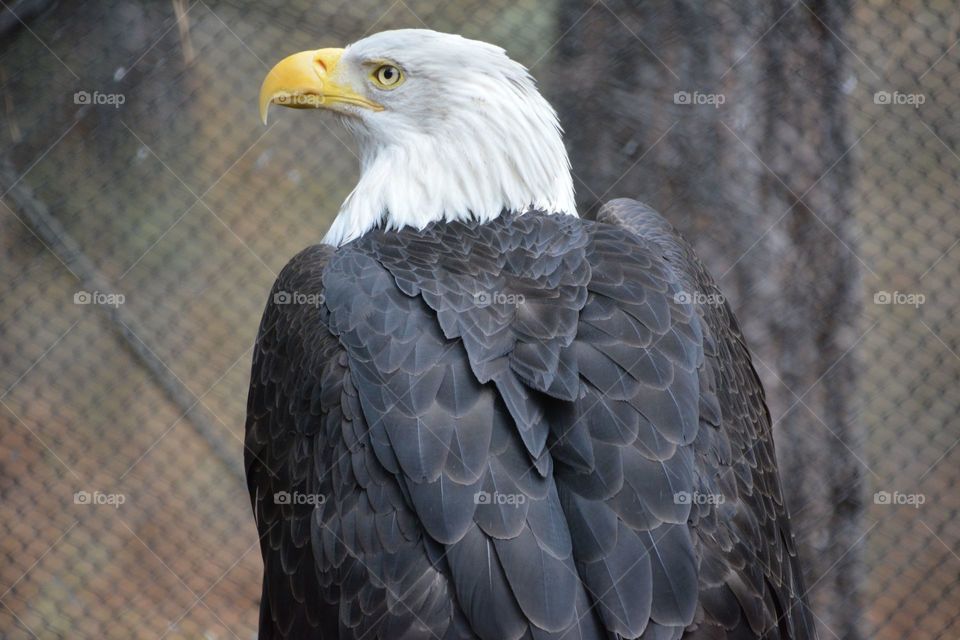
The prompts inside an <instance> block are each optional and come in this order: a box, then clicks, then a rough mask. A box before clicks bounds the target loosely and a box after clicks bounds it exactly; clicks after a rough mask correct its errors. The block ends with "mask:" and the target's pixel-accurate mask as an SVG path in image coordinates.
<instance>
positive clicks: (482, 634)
mask: <svg viewBox="0 0 960 640" xmlns="http://www.w3.org/2000/svg"><path fill="white" fill-rule="evenodd" d="M278 294H280V295H279V296H278ZM283 294H287V296H286V297H284V295H283ZM246 445H247V452H246V468H247V477H248V484H249V488H250V493H251V498H252V501H253V508H254V512H255V515H256V519H257V526H258V529H259V531H260V534H261V536H262V542H261V550H262V553H263V559H264V565H265V567H264V583H263V600H262V603H261V622H260V637H261V638H263V639H267V638H324V639H326V638H344V639H346V638H361V637H362V638H371V639H372V638H384V639H387V640H395V639H399V638H432V637H435V638H441V639H444V640H445V639H448V638H449V639H458V638H484V639H490V640H510V639H516V638H537V639H538V640H539V639H546V638H570V639H573V638H582V639H599V638H618V637H623V638H637V637H640V638H655V639H657V640H661V639H668V638H680V637H684V638H698V639H713V638H717V639H721V638H731V639H733V638H773V639H780V640H787V639H807V638H812V637H814V632H813V625H812V623H811V621H810V620H811V617H810V614H809V611H808V610H807V608H806V604H805V603H804V602H803V598H802V593H803V589H802V583H801V579H800V571H799V568H798V565H797V561H796V555H795V551H794V545H793V539H792V537H791V534H790V529H789V521H788V517H787V514H786V511H785V508H784V505H783V500H782V496H781V491H780V484H779V479H778V475H777V467H776V458H775V456H774V449H773V442H772V439H771V428H770V417H769V414H768V412H767V410H766V406H765V404H764V398H763V391H762V388H761V386H760V382H759V380H758V378H757V376H756V373H755V372H754V370H753V367H752V365H751V363H750V357H749V354H748V351H747V349H746V346H745V345H744V342H743V338H742V336H741V334H740V331H739V329H738V327H737V324H736V321H735V320H734V318H733V316H732V315H731V313H730V310H729V308H728V307H727V306H726V304H724V303H723V302H722V297H721V296H720V295H719V291H718V290H717V289H716V286H715V285H714V284H713V282H712V280H711V279H710V278H709V276H708V275H707V274H706V272H705V271H704V269H703V267H702V266H701V265H700V263H699V261H698V260H697V259H696V257H695V256H694V255H693V253H692V251H691V250H690V249H689V247H688V246H687V245H686V244H685V243H683V241H682V240H681V239H680V238H679V237H678V236H677V235H676V234H675V232H674V231H673V230H672V229H671V228H670V227H669V225H668V224H667V223H666V222H665V221H664V220H663V219H662V218H660V216H658V215H657V214H656V213H655V212H653V211H651V210H649V209H648V208H646V207H644V206H643V205H641V204H639V203H636V202H633V201H626V200H621V201H615V202H612V203H610V204H608V205H607V206H606V207H604V209H603V210H601V212H600V214H599V216H598V220H597V221H595V222H594V221H586V220H580V219H577V218H573V217H569V216H547V215H543V214H539V213H527V214H523V215H512V214H505V215H504V216H502V217H501V218H499V219H497V220H495V221H493V222H491V223H488V224H485V225H478V224H475V223H459V222H455V223H437V224H433V225H430V226H428V227H427V228H425V229H424V230H422V231H415V230H409V229H408V230H402V231H398V232H397V231H394V232H384V231H372V232H370V233H368V234H367V235H365V236H364V237H362V238H360V239H359V240H357V241H355V242H353V243H350V244H349V245H346V246H344V247H342V248H340V249H338V250H333V249H332V248H331V247H326V246H317V247H311V248H309V249H307V250H305V251H303V252H302V253H300V254H299V255H298V256H296V257H295V258H294V259H293V260H292V261H291V262H290V264H289V265H288V266H287V267H286V268H285V269H284V271H283V273H282V274H281V275H280V278H279V279H278V281H277V283H276V285H275V287H274V291H273V293H272V294H271V301H270V303H269V304H268V305H267V309H266V311H265V313H264V317H263V321H262V324H261V328H260V334H259V336H258V339H257V344H256V350H255V355H254V362H253V373H252V378H251V388H250V396H249V405H248V418H247V434H246ZM283 492H285V493H286V494H289V495H290V496H291V499H290V501H289V502H286V501H285V500H284V499H283V498H282V495H283ZM276 494H281V497H280V499H278V496H277V495H276ZM285 502H286V503H285Z"/></svg>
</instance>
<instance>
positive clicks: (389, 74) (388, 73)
mask: <svg viewBox="0 0 960 640" xmlns="http://www.w3.org/2000/svg"><path fill="white" fill-rule="evenodd" d="M383 79H384V80H393V68H392V67H386V68H385V69H384V70H383Z"/></svg>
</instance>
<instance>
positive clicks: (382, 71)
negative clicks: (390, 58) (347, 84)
mask: <svg viewBox="0 0 960 640" xmlns="http://www.w3.org/2000/svg"><path fill="white" fill-rule="evenodd" d="M371 77H372V78H373V81H374V83H375V84H376V85H377V86H378V87H380V88H381V89H395V88H396V87H398V86H399V85H400V83H401V82H403V72H402V71H400V68H399V67H396V66H394V65H392V64H382V65H380V66H379V67H377V68H376V69H375V70H374V72H373V75H372V76H371Z"/></svg>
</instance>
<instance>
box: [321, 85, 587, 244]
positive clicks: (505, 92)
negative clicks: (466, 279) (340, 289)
mask: <svg viewBox="0 0 960 640" xmlns="http://www.w3.org/2000/svg"><path fill="white" fill-rule="evenodd" d="M525 79H526V80H528V81H526V82H511V83H503V82H501V83H496V84H491V86H489V87H487V90H486V91H485V92H484V93H483V97H482V98H478V97H476V93H475V92H474V93H473V94H471V95H463V96H456V95H454V96H450V95H447V96H445V98H447V99H448V100H449V107H448V108H446V109H444V110H443V111H442V114H438V117H437V118H436V120H435V121H434V122H431V123H430V126H418V127H409V126H403V125H402V124H396V123H394V125H395V126H390V125H389V124H388V125H387V126H388V127H389V129H387V128H386V127H384V126H382V125H375V126H371V124H370V122H363V121H360V120H357V119H354V118H345V124H346V125H347V126H348V128H349V129H351V130H352V132H353V133H354V135H355V136H356V138H357V141H358V143H359V147H360V152H361V155H360V169H361V176H360V180H359V182H358V183H357V186H356V187H355V188H354V190H353V191H352V192H351V193H350V195H349V196H348V197H347V199H346V200H345V201H344V203H343V206H342V207H341V208H340V212H339V214H338V215H337V218H336V220H335V221H334V223H333V225H332V226H331V227H330V230H329V231H328V232H327V235H326V237H325V238H324V242H325V243H327V244H332V245H334V246H339V245H342V244H344V243H347V242H350V241H351V240H354V239H356V238H359V237H360V236H362V235H363V234H365V233H366V232H367V231H370V230H371V229H373V228H375V227H382V228H385V229H400V228H402V227H406V226H410V227H414V228H417V229H421V228H423V227H425V226H426V225H428V224H429V223H431V222H434V221H440V220H445V221H454V220H478V221H480V222H489V221H490V220H493V219H494V218H496V217H498V216H499V215H501V214H502V213H503V212H504V211H512V212H523V211H527V210H530V209H536V210H541V211H545V212H548V213H564V214H570V215H576V214H577V213H576V205H575V203H574V190H573V180H572V178H571V174H570V161H569V159H568V157H567V153H566V149H565V148H564V146H563V140H562V137H561V131H560V127H559V124H558V122H557V117H556V113H555V112H554V111H553V108H552V107H551V106H550V105H549V103H548V102H547V101H546V100H545V99H544V98H543V97H542V96H541V95H540V94H539V92H537V90H536V88H535V86H534V85H533V81H532V80H530V79H529V76H527V77H526V78H525Z"/></svg>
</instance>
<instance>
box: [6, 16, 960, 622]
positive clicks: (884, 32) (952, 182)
mask: <svg viewBox="0 0 960 640" xmlns="http://www.w3.org/2000/svg"><path fill="white" fill-rule="evenodd" d="M30 4H31V3H13V4H12V5H11V6H12V7H14V11H17V10H18V9H17V8H20V7H25V6H26V5H30ZM33 4H44V3H33ZM23 10H24V11H26V8H24V9H23ZM556 13H557V7H556V6H555V5H554V3H551V2H534V1H533V0H524V1H520V2H516V1H505V0H504V1H501V0H494V1H480V0H458V1H456V2H451V3H447V4H445V5H442V6H439V5H436V4H435V3H432V2H427V1H420V0H409V1H405V0H397V2H394V3H392V4H391V3H389V2H378V1H375V0H360V1H358V2H342V3H340V2H338V3H332V2H325V3H317V2H307V1H305V0H298V1H295V2H279V1H276V0H269V1H266V0H264V1H261V2H258V3H251V2H240V1H239V0H237V1H227V0H222V1H214V0H195V1H194V2H189V1H187V0H173V1H172V2H159V1H158V2H151V3H130V2H124V1H121V0H114V1H103V2H86V3H68V2H61V3H56V4H55V5H53V6H52V7H50V8H48V9H46V11H44V12H38V13H37V14H36V15H30V16H27V15H26V14H25V13H24V15H22V16H21V15H19V14H18V16H17V17H18V18H20V17H22V18H23V19H24V20H25V21H26V22H27V24H28V27H22V26H21V27H18V28H13V27H11V26H10V25H9V24H8V22H10V20H7V22H4V21H0V28H5V29H6V30H7V31H6V32H5V33H4V36H3V37H4V42H3V43H2V44H0V85H2V87H3V98H2V102H0V139H2V141H3V144H2V147H0V149H2V150H3V151H2V153H0V163H2V164H0V194H2V197H0V299H2V305H0V327H2V328H3V334H4V340H3V341H2V343H0V363H2V366H0V394H2V395H0V405H2V406H0V605H2V606H0V637H2V638H11V639H14V638H16V639H19V638H30V637H37V638H59V637H70V638H77V637H90V638H134V637H136V638H139V637H148V638H149V637H152V638H158V637H164V638H200V637H204V638H210V639H214V638H244V639H246V638H252V637H255V634H256V623H257V615H258V612H257V609H258V601H259V592H260V558H259V548H258V541H257V536H256V529H255V527H254V524H253V519H252V516H251V511H250V507H249V498H248V496H247V492H246V487H245V483H244V481H243V476H242V468H241V464H240V462H241V460H242V443H241V440H242V436H243V421H244V411H245V405H246V385H247V381H248V380H247V376H248V374H249V363H250V355H251V346H252V344H253V341H254V337H255V335H256V330H257V325H258V323H259V319H260V313H261V311H262V308H263V305H264V303H265V301H266V295H267V292H268V291H269V289H270V286H271V284H272V282H273V280H274V278H275V277H276V275H277V273H278V272H279V270H280V269H281V268H282V266H283V265H284V264H285V262H286V260H287V259H289V258H290V257H291V256H292V255H294V254H295V253H296V252H297V251H299V250H300V249H301V248H303V247H304V246H305V245H307V244H311V243H314V242H317V241H319V239H320V238H321V236H322V234H323V232H324V231H325V229H326V227H327V225H328V224H329V223H330V221H331V219H332V216H333V215H334V214H335V212H336V211H337V209H338V207H339V204H340V202H341V201H342V199H343V197H344V196H345V195H346V193H347V192H348V190H349V188H350V186H351V184H352V182H353V181H354V180H355V176H356V171H357V169H356V163H357V160H356V158H355V156H354V149H353V148H352V147H351V142H350V141H349V140H348V139H347V138H346V137H345V136H344V134H343V133H342V132H341V130H340V129H338V128H336V127H335V126H333V123H332V122H331V121H329V120H328V119H325V118H322V117H318V116H317V114H315V113H310V112H285V113H283V114H282V115H283V117H278V118H276V119H275V120H274V122H272V123H271V124H270V126H269V127H267V128H264V127H262V126H261V125H260V123H259V121H258V120H257V114H256V104H255V102H256V93H257V89H258V87H259V84H260V81H261V79H262V78H263V76H264V74H265V72H266V71H267V70H268V68H269V66H270V65H272V64H273V63H274V62H275V61H276V60H278V59H279V58H280V57H282V56H284V55H286V54H288V53H290V52H294V51H299V50H303V49H307V48H317V47H320V46H338V45H342V44H345V43H348V42H351V41H353V40H356V39H358V38H360V37H362V36H363V35H365V34H367V33H372V32H375V31H379V30H384V29H388V28H396V27H423V26H428V27H430V28H433V29H438V30H445V31H455V32H459V33H462V34H463V35H465V36H468V37H474V38H479V39H483V40H488V41H491V42H495V43H499V44H502V45H505V46H506V47H507V48H508V50H509V52H510V54H511V55H512V56H513V57H514V58H516V59H518V60H520V61H522V62H524V63H525V64H527V65H528V66H531V67H533V68H534V73H535V75H537V76H538V77H539V78H541V80H542V81H543V84H544V86H545V88H546V89H545V90H546V92H547V93H548V97H552V96H551V95H550V93H551V92H553V93H556V92H557V91H562V86H563V82H562V76H563V73H564V69H560V68H557V65H555V64H553V48H554V44H553V43H556V41H557V40H558V38H562V36H563V34H561V33H560V30H559V29H558V27H557V19H556ZM4 18H5V20H6V19H7V18H10V14H5V15H4ZM14 20H15V19H14ZM3 25H7V26H6V27H4V26H3ZM958 38H960V12H958V11H957V8H956V6H955V5H954V4H953V3H952V2H947V1H937V0H926V1H925V2H924V1H918V2H910V3H898V2H893V1H882V0H871V1H864V2H861V3H860V4H858V5H856V6H855V7H854V11H853V15H852V19H851V22H850V25H849V29H848V32H847V34H846V38H845V46H848V47H849V49H850V53H851V56H850V70H849V77H848V79H847V80H846V81H845V83H844V91H845V92H846V93H848V94H849V96H848V98H849V104H850V117H851V120H852V123H853V127H854V130H855V131H854V139H857V138H860V141H859V143H858V146H857V147H856V151H855V154H856V157H857V163H856V166H857V172H856V175H857V184H856V196H857V216H858V222H859V228H860V232H861V237H860V238H859V249H858V255H859V257H860V258H861V260H862V262H863V264H864V279H865V283H866V285H867V286H865V287H864V290H865V292H866V293H865V295H866V296H867V297H868V299H867V300H865V313H864V317H863V318H862V326H861V327H860V328H859V331H861V332H862V331H867V332H866V334H865V337H864V339H863V340H862V342H861V344H860V345H859V349H860V358H861V360H862V362H863V363H864V365H865V369H864V371H865V373H864V379H863V381H862V383H863V384H862V387H863V396H862V397H863V400H862V404H863V408H864V415H863V421H864V423H865V425H866V426H867V441H866V443H865V446H864V451H865V461H864V462H865V465H866V466H868V467H869V469H870V474H869V477H868V479H869V482H870V494H871V495H873V494H874V493H876V495H875V496H874V498H875V499H874V500H873V501H872V502H871V506H870V509H869V511H868V514H867V518H866V522H865V525H864V535H863V537H862V539H861V544H863V545H865V549H866V555H865V558H866V562H867V571H866V584H865V589H866V595H867V598H866V601H867V607H866V611H865V612H864V615H865V617H866V621H865V622H866V623H868V625H869V627H870V628H872V629H873V636H872V637H876V638H885V639H891V640H893V639H899V638H912V639H913V638H921V639H922V638H931V639H932V638H943V639H953V638H958V637H960V557H958V549H960V514H958V509H960V491H958V486H957V485H958V482H960V466H958V464H960V447H958V446H957V443H958V438H960V428H958V427H960V421H958V419H957V414H958V411H960V406H958V405H960V394H958V393H957V389H958V382H960V380H958V378H960V356H958V353H960V329H958V327H957V324H956V322H955V314H956V312H957V310H958V309H960V301H958V296H960V282H958V281H957V280H958V264H960V249H956V248H955V246H956V245H957V244H958V243H960V215H958V212H957V203H958V202H960V182H958V177H960V157H958V153H960V125H958V122H960V118H958V116H960V113H958V109H960V98H958V95H957V89H958V83H960V45H957V39H958ZM876 87H881V88H880V89H879V90H878V89H877V88H876ZM307 120H309V128H310V130H311V131H313V132H315V135H311V136H304V135H302V134H301V133H298V130H299V129H298V128H302V127H303V126H304V125H305V124H306V123H307ZM638 195H642V194H638ZM868 329H869V330H868ZM817 578H818V576H811V577H809V578H808V584H815V582H816V580H817Z"/></svg>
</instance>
